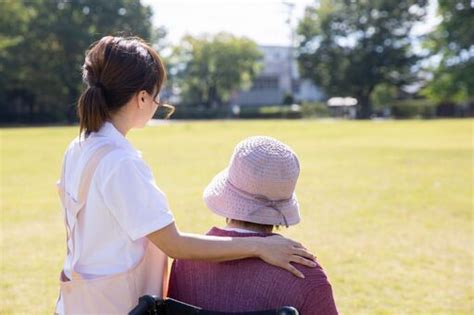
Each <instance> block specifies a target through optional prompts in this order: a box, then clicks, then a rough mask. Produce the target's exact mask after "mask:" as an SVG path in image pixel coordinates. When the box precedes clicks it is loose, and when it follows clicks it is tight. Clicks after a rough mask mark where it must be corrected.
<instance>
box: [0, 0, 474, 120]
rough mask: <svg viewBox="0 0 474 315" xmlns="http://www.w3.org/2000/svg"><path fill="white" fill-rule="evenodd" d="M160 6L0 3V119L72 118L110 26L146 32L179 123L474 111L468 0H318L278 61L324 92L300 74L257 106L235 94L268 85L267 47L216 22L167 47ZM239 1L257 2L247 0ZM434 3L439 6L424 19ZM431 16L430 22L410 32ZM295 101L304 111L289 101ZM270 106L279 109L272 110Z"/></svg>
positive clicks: (37, 0)
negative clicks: (312, 92)
mask: <svg viewBox="0 0 474 315" xmlns="http://www.w3.org/2000/svg"><path fill="white" fill-rule="evenodd" d="M152 4H153V1H146V3H145V2H140V1H138V0H114V1H108V0H31V1H26V0H2V1H0V72H1V73H2V75H1V76H0V122H1V123H4V124H5V123H26V124H31V123H73V122H76V119H77V118H76V115H75V103H76V101H77V99H78V96H79V95H80V93H81V89H82V85H81V74H80V69H81V65H82V63H83V58H84V52H85V50H86V49H87V47H88V46H89V45H90V44H91V43H92V42H94V41H95V40H98V39H99V38H101V37H102V36H105V35H108V34H115V35H137V36H141V37H143V38H144V39H146V40H147V41H149V42H151V43H152V44H153V45H154V46H155V47H156V48H157V50H158V51H159V52H160V53H162V54H163V55H164V58H165V61H166V64H167V66H168V69H169V74H168V75H169V80H168V84H167V86H166V89H165V90H164V91H163V93H162V98H164V99H166V100H168V101H170V102H172V103H173V104H174V105H176V106H177V112H176V115H175V116H174V118H175V119H200V118H201V119H205V118H231V117H242V118H266V117H267V118H268V117H273V118H276V117H284V118H285V117H286V118H288V116H290V117H292V118H300V117H325V116H337V117H341V116H342V117H350V118H371V117H384V118H388V117H394V118H433V117H446V116H447V117H465V116H472V115H473V112H474V110H473V108H474V107H473V106H474V105H473V95H474V91H473V90H474V81H473V80H474V79H473V78H474V75H473V73H474V32H472V29H474V4H473V2H472V1H471V0H439V1H435V0H431V1H428V0H404V1H394V0H377V1H348V0H347V1H345V0H344V1H343V0H321V1H315V2H313V3H312V4H309V5H307V7H306V9H305V11H304V14H303V15H302V16H301V17H299V18H298V20H296V21H295V22H294V24H293V25H291V24H289V27H290V28H291V40H290V44H289V47H287V48H289V49H290V50H289V52H288V54H289V58H290V59H291V61H289V63H288V65H284V64H283V63H282V65H281V67H289V71H290V73H292V72H298V77H299V78H301V80H308V81H309V82H311V84H313V85H314V86H315V87H317V89H318V91H320V96H319V97H318V98H317V99H312V100H308V99H304V98H301V97H298V93H297V92H296V91H297V90H298V89H299V88H300V87H299V84H300V83H301V82H300V81H298V80H296V79H295V78H294V77H292V76H294V75H293V74H290V76H291V77H290V78H289V79H288V78H287V80H289V82H287V83H285V84H286V86H285V87H283V90H282V92H281V93H284V94H281V95H280V97H279V98H277V99H275V100H273V101H269V102H268V103H265V101H263V103H262V102H259V103H258V104H257V101H255V102H254V103H252V101H249V102H247V103H246V105H249V106H243V104H242V102H243V100H241V99H239V98H238V97H236V95H237V94H239V91H240V92H242V91H244V92H245V91H257V92H258V94H260V95H263V94H265V93H267V92H268V90H259V89H257V87H258V84H257V83H258V82H259V81H258V79H259V78H261V77H262V73H264V72H265V62H266V61H265V60H266V58H267V56H266V53H264V51H263V52H262V49H260V46H259V44H258V43H256V42H255V41H254V40H252V39H250V38H247V37H243V36H237V35H233V34H231V33H229V32H221V31H220V30H219V29H218V27H217V28H216V30H215V33H212V34H198V35H192V34H187V35H184V36H183V37H182V38H181V41H180V42H179V43H171V42H170V41H169V40H167V32H168V29H169V28H172V27H173V26H167V25H156V23H154V22H153V19H152V18H153V12H154V11H153V8H155V9H156V10H158V11H159V10H160V4H159V3H158V4H153V5H152ZM284 4H285V5H288V6H289V7H290V8H291V6H292V5H293V4H292V3H291V2H285V3H284ZM202 5H203V6H205V5H208V6H214V5H219V4H217V3H216V4H214V3H202ZM242 5H244V6H248V9H249V10H251V9H252V4H250V3H243V4H242ZM430 8H435V10H434V11H435V12H434V13H433V16H429V17H428V12H429V9H430ZM183 10H186V4H185V3H183ZM202 18H203V19H206V17H205V16H204V17H202ZM242 18H243V20H244V19H245V18H244V17H242ZM262 19H263V17H262ZM433 20H436V22H435V23H433ZM243 22H245V21H243ZM423 23H431V24H433V25H434V26H432V27H431V28H429V31H428V32H424V33H423V32H421V33H420V32H416V31H414V30H415V28H419V27H420V25H423ZM262 27H264V25H263V26H262ZM285 60H286V59H285ZM280 62H282V61H280ZM293 62H294V65H293ZM292 67H294V69H292ZM262 71H263V72H262ZM284 71H286V70H284ZM277 79H278V78H277ZM278 80H280V81H281V80H282V79H281V78H279V79H278ZM280 83H281V82H280ZM255 89H256V90H255ZM331 97H351V98H354V99H356V100H357V106H355V107H353V108H352V109H350V110H349V109H345V110H341V109H338V108H330V106H328V103H327V102H326V101H327V100H328V99H330V98H331ZM293 104H297V105H299V106H300V107H293V109H290V108H287V107H285V105H287V106H288V105H293ZM239 106H240V107H239ZM301 106H303V107H304V108H302V107H301ZM261 107H264V108H263V109H261ZM265 107H273V109H272V110H270V111H271V112H272V114H271V115H268V111H269V110H268V108H266V109H265ZM288 112H291V114H289V113H288ZM240 113H242V115H240Z"/></svg>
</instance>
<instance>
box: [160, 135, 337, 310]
mask: <svg viewBox="0 0 474 315" xmlns="http://www.w3.org/2000/svg"><path fill="white" fill-rule="evenodd" d="M299 172H300V167H299V161H298V158H297V156H296V154H295V153H294V152H293V150H292V149H290V148H289V147H288V146H287V145H285V144H283V143H281V142H280V141H278V140H276V139H273V138H270V137H251V138H248V139H246V140H244V141H242V142H241V143H239V144H238V145H237V147H236V148H235V150H234V154H233V156H232V158H231V161H230V165H229V167H228V168H226V169H225V170H224V171H222V172H220V173H219V174H218V175H217V176H215V177H214V179H213V180H212V181H211V183H210V184H209V185H208V187H207V188H206V190H205V192H204V200H205V202H206V204H207V206H208V208H209V209H210V210H211V211H213V212H214V213H216V214H218V215H220V216H222V217H224V218H226V222H227V224H226V225H225V226H224V227H222V228H217V227H213V228H212V229H211V230H210V231H209V232H208V233H207V235H212V236H216V237H222V236H227V237H228V236H230V237H249V236H259V237H266V236H269V235H274V233H273V231H274V229H275V228H276V227H279V226H282V225H284V226H286V227H288V226H290V225H295V224H297V223H298V222H299V221H300V215H299V205H298V202H297V200H296V196H295V193H294V190H295V186H296V181H297V178H298V176H299ZM298 269H299V270H300V271H302V272H303V274H304V276H305V279H299V278H297V277H294V276H293V275H291V274H290V273H288V272H286V271H284V270H282V269H279V268H276V267H274V266H271V265H269V264H266V263H265V262H263V261H261V260H258V259H241V260H236V261H230V262H223V263H212V262H201V261H187V260H176V261H174V263H173V266H172V269H171V275H170V282H169V292H168V296H169V297H170V298H172V299H175V300H179V301H181V302H185V303H188V304H192V305H196V306H198V307H200V308H202V309H206V310H211V311H215V312H223V313H225V312H227V313H230V312H250V311H259V310H269V309H275V310H276V309H278V308H281V307H283V306H292V307H294V308H296V309H297V310H298V312H299V314H304V315H309V314H325V315H326V314H327V315H331V314H337V313H338V312H337V308H336V304H335V301H334V298H333V294H332V288H331V285H330V283H329V281H328V279H327V277H326V275H325V273H324V271H323V269H322V268H321V266H319V265H318V266H317V267H316V268H309V267H304V266H298ZM196 314H197V313H196ZM199 314H201V313H199ZM202 314H204V313H202ZM210 314H211V313H210ZM216 314H217V313H216ZM254 314H257V313H254ZM269 314H270V313H269ZM273 314H291V313H277V312H275V313H273ZM293 314H296V313H293Z"/></svg>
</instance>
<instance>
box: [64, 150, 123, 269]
mask: <svg viewBox="0 0 474 315" xmlns="http://www.w3.org/2000/svg"><path fill="white" fill-rule="evenodd" d="M114 149H116V147H115V146H113V145H103V146H101V147H100V148H98V149H96V151H95V152H93V153H92V156H91V157H90V158H89V160H88V161H87V163H86V166H85V167H84V170H83V171H82V175H81V179H80V182H79V193H78V195H77V201H74V200H72V197H71V196H70V195H69V194H68V193H67V192H66V191H65V187H66V185H65V178H66V177H65V168H66V158H64V163H63V170H62V174H61V181H60V183H59V187H58V188H59V195H60V198H61V201H62V203H63V208H64V211H65V213H64V216H65V225H66V246H67V250H68V254H69V253H70V252H72V255H73V259H72V272H73V277H74V278H75V272H74V265H75V263H76V262H77V261H78V260H79V253H78V252H77V251H76V250H74V247H75V246H74V245H75V239H74V230H75V227H76V226H77V219H78V216H79V213H80V212H81V211H82V210H83V209H84V207H85V205H86V201H87V196H88V194H89V189H90V186H91V183H92V178H93V176H94V173H95V171H96V169H97V167H98V165H99V164H100V162H101V161H102V159H103V158H104V157H105V156H106V155H107V154H109V153H110V152H112V151H113V150H114ZM68 206H69V207H72V208H77V209H68ZM68 210H69V211H73V214H74V216H73V218H72V221H73V222H69V220H68V215H67V211H68ZM70 218H71V217H70ZM69 244H70V245H71V248H70V246H69Z"/></svg>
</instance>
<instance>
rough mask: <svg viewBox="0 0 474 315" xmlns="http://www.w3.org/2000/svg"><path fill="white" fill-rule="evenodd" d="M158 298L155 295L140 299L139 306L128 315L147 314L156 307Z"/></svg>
mask: <svg viewBox="0 0 474 315" xmlns="http://www.w3.org/2000/svg"><path fill="white" fill-rule="evenodd" d="M157 300H158V298H157V297H156V296H154V295H144V296H142V297H141V298H139V299H138V305H137V306H135V307H134V308H133V309H132V310H131V311H130V312H129V313H128V315H142V314H147V313H148V311H149V310H151V309H153V308H155V307H156V302H157Z"/></svg>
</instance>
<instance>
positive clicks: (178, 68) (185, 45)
mask: <svg viewBox="0 0 474 315" xmlns="http://www.w3.org/2000/svg"><path fill="white" fill-rule="evenodd" d="M260 58H261V53H260V51H259V50H258V48H257V44H256V43H255V42H253V41H252V40H250V39H247V38H245V37H241V38H239V37H235V36H233V35H231V34H228V33H219V34H217V35H215V36H209V35H203V36H200V37H193V36H190V35H187V36H185V37H183V39H182V41H181V43H180V44H179V46H176V47H175V48H174V54H173V60H171V61H170V62H171V64H172V69H170V73H174V74H175V76H176V82H177V85H178V86H179V87H180V89H181V91H182V97H183V102H184V103H186V104H194V105H205V106H206V107H212V106H221V105H223V104H224V103H226V102H228V101H229V99H230V97H231V94H232V92H233V91H235V90H236V89H240V88H245V87H248V86H249V85H250V83H251V82H252V80H253V79H254V78H255V76H256V75H257V74H258V71H259V69H260V64H259V62H258V61H259V59H260Z"/></svg>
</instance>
